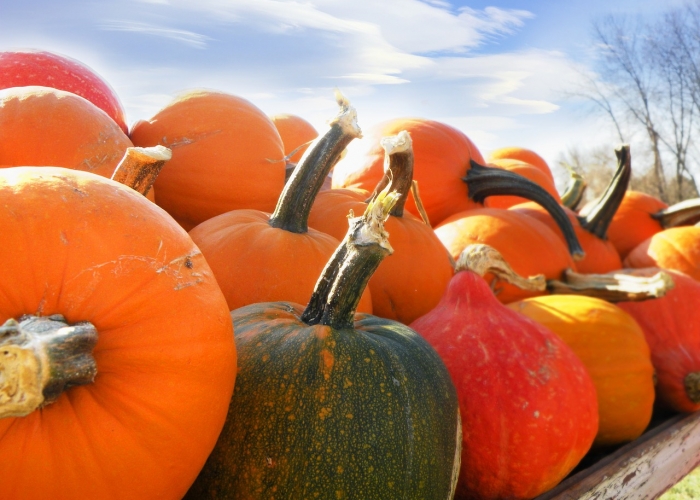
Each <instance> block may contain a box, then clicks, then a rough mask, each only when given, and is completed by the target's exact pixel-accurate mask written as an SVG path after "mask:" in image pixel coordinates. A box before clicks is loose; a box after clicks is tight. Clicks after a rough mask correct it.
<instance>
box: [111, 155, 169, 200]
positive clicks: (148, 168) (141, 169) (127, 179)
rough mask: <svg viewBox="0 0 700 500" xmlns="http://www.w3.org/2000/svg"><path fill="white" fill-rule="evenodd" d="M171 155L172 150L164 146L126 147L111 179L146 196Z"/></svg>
mask: <svg viewBox="0 0 700 500" xmlns="http://www.w3.org/2000/svg"><path fill="white" fill-rule="evenodd" d="M172 155H173V153H172V151H171V150H170V149H168V148H166V147H165V146H153V147H148V148H135V147H134V148H127V149H126V153H125V154H124V158H122V161H121V162H119V165H117V168H116V169H115V170H114V173H113V174H112V180H113V181H117V182H120V183H122V184H124V185H125V186H129V187H130V188H131V189H133V190H134V191H138V192H139V193H141V194H142V195H144V196H146V195H147V194H148V192H149V191H150V190H151V186H152V185H153V183H154V182H155V180H156V177H158V174H160V171H161V169H162V168H163V166H164V165H165V163H166V162H167V161H168V160H170V158H172Z"/></svg>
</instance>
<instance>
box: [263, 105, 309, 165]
mask: <svg viewBox="0 0 700 500" xmlns="http://www.w3.org/2000/svg"><path fill="white" fill-rule="evenodd" d="M270 120H271V121H272V123H273V124H274V125H275V128H276V129H277V132H279V134H280V137H281V138H282V143H283V144H284V155H285V157H286V158H287V161H288V162H291V163H298V162H299V160H301V157H302V155H303V154H304V152H305V151H306V150H307V148H308V147H309V143H310V142H311V141H313V140H314V139H316V137H318V132H317V131H316V129H315V128H314V126H313V125H311V124H310V123H309V122H308V121H306V120H304V119H303V118H302V117H301V116H297V115H290V114H284V113H282V114H277V115H273V116H271V117H270Z"/></svg>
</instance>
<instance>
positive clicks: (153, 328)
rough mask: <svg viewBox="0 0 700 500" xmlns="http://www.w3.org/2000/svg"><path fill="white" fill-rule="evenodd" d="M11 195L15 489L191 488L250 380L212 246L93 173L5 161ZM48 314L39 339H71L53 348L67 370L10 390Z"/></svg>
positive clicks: (159, 493) (8, 282) (9, 314)
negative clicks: (204, 249) (48, 331)
mask: <svg viewBox="0 0 700 500" xmlns="http://www.w3.org/2000/svg"><path fill="white" fill-rule="evenodd" d="M0 200H1V203H2V205H3V206H4V207H5V211H4V215H3V217H2V218H0V230H1V231H2V234H3V241H4V244H3V245H1V246H0V258H1V259H2V260H3V262H5V263H6V265H5V266H4V268H3V279H2V282H1V283H0V289H1V292H0V293H1V294H2V297H3V300H2V301H0V322H6V323H5V325H4V327H3V328H2V333H1V334H0V338H1V339H2V341H1V342H2V346H1V347H0V351H4V352H5V353H6V355H5V356H4V357H3V358H2V360H0V363H2V365H1V366H0V373H3V376H2V377H0V394H4V395H6V396H8V397H6V398H0V414H2V416H3V417H4V418H0V455H1V456H2V457H3V467H4V471H5V473H6V474H7V476H6V477H5V478H4V481H3V486H2V495H1V496H2V497H3V498H36V499H40V498H47V499H48V498H51V499H56V500H63V499H65V500H69V499H76V498H95V499H96V498H104V499H108V498H130V499H153V498H162V499H172V500H176V499H179V498H182V496H183V495H184V494H185V492H186V491H187V489H188V487H189V486H190V484H191V483H192V482H193V481H194V479H195V477H196V475H197V473H198V472H199V470H200V469H201V468H202V466H203V465H204V462H205V460H206V458H207V456H208V455H209V453H210V452H211V450H212V449H213V447H214V444H215V442H216V439H217V436H218V434H219V432H220V430H221V428H222V426H223V424H224V421H225V419H226V414H227V409H228V403H229V400H230V397H231V394H232V391H233V386H234V382H235V377H236V351H235V345H234V343H233V328H232V325H231V320H230V317H229V311H228V307H227V306H226V302H225V300H224V298H223V296H222V294H221V290H220V289H219V287H218V286H217V284H216V281H215V280H214V277H213V276H212V273H211V271H210V269H209V266H208V265H207V263H206V262H205V260H204V257H203V256H202V254H201V252H200V251H199V249H198V248H197V247H196V246H195V245H194V243H193V242H192V240H191V239H190V238H189V237H188V236H187V234H186V233H185V232H184V231H183V230H182V228H181V227H179V226H178V225H177V224H176V223H175V222H174V221H173V220H172V218H171V217H170V216H169V215H168V214H166V213H165V212H164V211H163V210H162V209H160V208H158V207H157V206H156V205H154V204H153V203H151V202H149V201H147V200H146V199H145V198H144V197H143V196H142V195H140V194H139V193H137V192H136V191H134V190H132V189H130V188H128V187H126V186H123V185H121V184H119V183H117V182H114V181H111V180H108V179H104V178H102V177H99V176H97V175H94V174H90V173H86V172H79V171H74V170H68V169H64V168H55V167H41V168H36V167H17V168H7V169H2V170H0ZM23 315H35V316H38V317H39V318H36V317H34V318H33V319H25V320H22V321H21V322H20V323H19V324H17V321H20V320H21V319H22V316H23ZM59 315H60V316H59ZM79 322H89V323H79ZM37 323H38V324H44V325H48V326H50V327H52V328H60V327H63V328H62V329H59V330H58V331H57V332H56V334H57V336H58V337H53V336H50V335H49V336H43V337H42V335H41V334H36V335H35V336H33V337H30V338H34V339H37V341H36V343H34V344H31V345H32V346H33V345H48V346H50V347H56V348H57V349H56V350H53V351H50V352H49V353H48V354H47V356H48V357H47V358H42V359H44V360H47V359H48V360H49V362H50V364H51V365H52V366H53V367H54V368H55V369H54V370H52V372H51V375H52V376H53V377H57V378H49V379H48V380H46V381H47V382H48V385H46V387H45V388H44V390H43V392H42V389H41V386H40V387H34V386H30V385H26V386H25V385H21V384H20V385H19V389H18V387H17V386H12V383H13V382H14V381H17V380H20V381H22V380H27V379H23V378H22V377H23V376H26V375H27V373H29V372H30V371H29V370H28V368H29V367H30V365H31V360H32V359H34V356H35V354H33V353H32V352H31V351H30V350H27V349H28V347H27V346H26V345H25V344H23V335H28V332H29V331H30V330H32V328H31V326H32V324H37ZM66 323H68V324H70V325H74V324H75V325H76V327H75V328H65V326H66ZM76 323H77V324H76ZM61 335H65V339H66V342H65V343H63V342H60V340H59V339H60V338H61V337H60V336H61ZM95 335H96V337H95ZM41 339H43V341H42V342H39V340H41ZM95 342H96V343H95ZM93 346H94V350H92V352H90V351H91V348H92V347H93ZM73 351H76V354H79V356H77V355H76V356H75V357H72V356H65V358H67V360H66V359H63V358H62V356H61V353H62V352H63V353H66V354H71V353H73ZM7 353H9V354H7ZM14 355H17V356H18V358H14ZM13 359H15V360H16V359H23V360H24V362H22V363H20V364H17V363H15V364H14V365H13ZM44 362H45V361H42V364H40V365H39V366H46V365H45V364H43V363H44ZM59 362H62V363H60V364H59ZM13 366H14V367H21V368H20V369H21V372H22V376H20V377H16V376H15V375H16V372H13V371H12V368H13ZM95 370H96V375H95ZM32 373H34V372H32ZM41 374H42V372H41V371H38V372H36V376H37V378H41V380H45V379H44V378H43V375H42V376H41V377H39V376H40V375H41ZM60 375H65V377H61V376H60ZM68 375H70V376H68ZM8 382H9V384H10V386H12V389H11V390H8V388H7V386H4V384H7V383H8ZM75 384H84V385H75ZM64 386H65V387H64ZM64 388H67V390H65V391H64V392H61V390H62V389H64ZM12 396H18V400H17V401H13V400H12ZM25 396H26V397H25ZM30 396H31V397H30ZM37 396H43V398H42V397H38V398H37ZM49 396H50V397H49ZM8 398H9V400H8ZM42 399H43V401H42ZM51 400H53V402H50V401H51ZM28 401H34V404H33V405H32V406H23V405H25V404H26V403H27V402H28ZM13 403H18V405H19V406H17V405H13ZM42 404H43V405H44V406H42V407H41V409H40V410H38V409H36V407H37V406H40V405H42Z"/></svg>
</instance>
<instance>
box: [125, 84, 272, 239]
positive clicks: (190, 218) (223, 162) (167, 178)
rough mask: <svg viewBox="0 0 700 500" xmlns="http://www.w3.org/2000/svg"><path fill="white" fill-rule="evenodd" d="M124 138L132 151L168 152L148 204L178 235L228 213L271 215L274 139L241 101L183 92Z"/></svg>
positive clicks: (257, 113) (268, 125)
mask: <svg viewBox="0 0 700 500" xmlns="http://www.w3.org/2000/svg"><path fill="white" fill-rule="evenodd" d="M130 137H131V139H132V141H133V142H134V145H136V146H141V147H147V146H157V145H162V146H165V147H168V148H170V149H171V150H172V152H173V155H172V159H171V160H170V162H169V163H168V168H167V169H165V170H164V171H163V173H162V174H161V175H159V176H158V179H157V180H156V183H155V185H154V186H155V191H156V198H155V200H156V203H157V204H158V205H159V206H161V207H162V208H164V209H165V210H166V211H167V212H168V213H169V214H170V215H171V216H172V217H173V218H174V219H175V220H176V221H178V222H179V223H180V225H182V227H184V228H185V229H186V230H190V229H192V228H193V227H194V226H196V225H197V224H199V223H201V222H204V221H205V220H207V219H210V218H212V217H214V216H216V215H220V214H223V213H226V212H228V211H231V210H236V209H242V208H245V209H255V210H263V211H272V210H273V209H274V208H275V202H276V200H277V197H278V196H279V193H280V192H281V191H282V188H283V186H284V178H285V175H284V171H285V162H284V148H283V145H282V139H281V138H280V136H279V133H278V132H277V129H275V126H274V124H273V123H272V122H271V121H270V119H269V118H268V117H267V115H265V113H263V112H262V111H261V110H260V109H259V108H258V107H256V106H255V105H253V104H252V103H251V102H249V101H247V100H245V99H243V98H241V97H237V96H234V95H231V94H227V93H224V92H216V91H210V90H194V91H189V92H185V93H183V94H181V95H180V96H178V97H176V98H175V99H174V100H173V101H172V102H170V103H169V104H168V105H167V106H165V107H164V108H163V109H161V110H160V111H159V112H158V113H156V114H155V115H154V116H153V117H152V118H151V119H149V120H141V121H139V122H137V123H136V124H135V125H134V126H133V127H132V129H131V133H130Z"/></svg>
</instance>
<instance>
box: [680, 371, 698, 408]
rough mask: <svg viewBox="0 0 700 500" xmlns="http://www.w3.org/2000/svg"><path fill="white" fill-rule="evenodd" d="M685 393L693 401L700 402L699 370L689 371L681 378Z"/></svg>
mask: <svg viewBox="0 0 700 500" xmlns="http://www.w3.org/2000/svg"><path fill="white" fill-rule="evenodd" d="M683 386H684V387H685V393H686V395H687V396H688V399H690V400H691V401H692V402H693V403H695V404H698V403H700V372H690V373H689V374H688V375H686V376H685V378H684V379H683Z"/></svg>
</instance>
